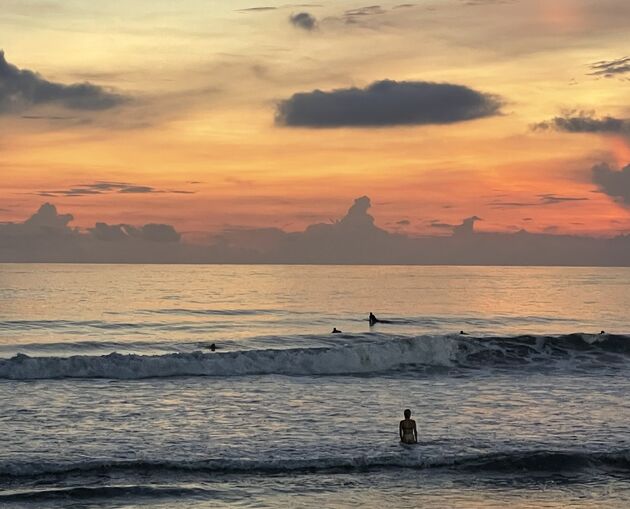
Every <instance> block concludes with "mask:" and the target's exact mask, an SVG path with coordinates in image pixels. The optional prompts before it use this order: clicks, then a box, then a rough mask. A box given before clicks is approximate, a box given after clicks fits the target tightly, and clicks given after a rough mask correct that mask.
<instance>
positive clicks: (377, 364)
mask: <svg viewBox="0 0 630 509" xmlns="http://www.w3.org/2000/svg"><path fill="white" fill-rule="evenodd" d="M339 341H340V342H339V343H335V344H333V345H332V346H325V347H321V346H320V347H310V348H288V349H262V350H239V351H231V352H224V353H219V352H216V353H209V352H203V351H194V352H188V353H184V352H178V353H166V354H160V355H139V354H127V355H125V354H120V353H116V352H114V353H110V354H107V355H73V356H70V357H44V356H42V357H31V356H28V355H25V354H23V353H19V354H17V355H16V356H14V357H12V358H10V359H0V379H9V380H29V379H55V378H108V379H140V378H156V377H176V376H222V377H227V376H247V375H270V374H278V375H296V376H300V375H370V374H381V373H389V372H396V371H409V370H414V369H426V368H427V367H438V368H492V367H497V368H513V367H533V368H536V367H549V366H552V367H559V366H561V367H566V368H568V369H573V368H574V369H586V368H588V369H592V368H597V367H615V366H624V365H626V364H627V362H628V361H630V336H622V335H596V336H594V335H587V334H569V335H564V336H516V337H505V338H496V337H490V338H475V337H470V336H459V335H447V336H420V337H400V336H398V337H390V338H387V337H384V336H382V335H375V336H374V337H373V339H372V340H366V339H365V336H364V339H357V340H356V341H354V340H353V338H352V337H351V336H344V337H343V338H340V340H339Z"/></svg>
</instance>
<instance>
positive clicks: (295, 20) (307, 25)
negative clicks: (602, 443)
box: [289, 12, 317, 31]
mask: <svg viewBox="0 0 630 509" xmlns="http://www.w3.org/2000/svg"><path fill="white" fill-rule="evenodd" d="M289 21H290V22H291V24H292V25H293V26H294V27H297V28H301V29H303V30H307V31H311V30H315V28H317V20H316V19H315V16H313V15H312V14H309V13H308V12H298V13H297V14H291V16H290V17H289Z"/></svg>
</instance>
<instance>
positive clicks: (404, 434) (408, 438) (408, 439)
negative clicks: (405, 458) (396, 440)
mask: <svg viewBox="0 0 630 509" xmlns="http://www.w3.org/2000/svg"><path fill="white" fill-rule="evenodd" d="M404 415H405V418H404V419H403V420H402V421H400V426H398V433H399V435H400V441H401V442H402V443H403V444H417V443H418V429H417V428H416V421H414V420H413V419H412V418H411V410H409V409H408V408H407V409H406V410H405V412H404Z"/></svg>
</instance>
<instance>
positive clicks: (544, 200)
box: [538, 194, 588, 205]
mask: <svg viewBox="0 0 630 509" xmlns="http://www.w3.org/2000/svg"><path fill="white" fill-rule="evenodd" d="M538 196H539V198H540V202H541V205H554V204H556V203H566V202H572V201H587V200H588V198H584V197H581V196H558V195H556V194H539V195H538Z"/></svg>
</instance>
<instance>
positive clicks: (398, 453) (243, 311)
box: [0, 264, 630, 509]
mask: <svg viewBox="0 0 630 509" xmlns="http://www.w3.org/2000/svg"><path fill="white" fill-rule="evenodd" d="M628 309H630V270H629V269H616V268H607V269H601V268H507V267H371V266H212V265H209V266H156V265H14V264H7V265H0V404H1V412H0V506H1V507H3V508H4V507H7V508H16V507H76V508H78V507H82V508H83V507H90V508H123V507H124V508H135V507H163V508H180V507H181V508H184V507H186V508H201V507H234V506H236V507H257V508H259V507H313V508H315V507H370V508H381V507H385V506H388V505H396V506H397V507H444V508H446V507H449V508H478V507H484V508H495V507H496V508H499V507H506V506H508V505H510V506H511V507H514V508H515V509H518V508H534V507H573V508H596V507H597V508H602V507H605V508H626V507H628V506H630V424H629V423H630V401H629V396H630V380H629V378H628V374H629V372H630V371H629V369H630V337H629V336H627V334H628V333H630V314H629V313H628ZM369 312H373V313H375V314H376V315H377V317H379V318H381V319H383V320H386V321H387V322H388V323H378V324H376V325H375V326H373V327H370V326H369V324H368V321H367V316H368V313H369ZM333 327H336V328H337V329H340V330H342V331H343V332H342V334H331V333H330V332H331V330H332V328H333ZM602 330H604V331H605V334H600V332H601V331H602ZM460 331H464V332H465V333H466V334H464V335H462V334H459V332H460ZM213 343H214V344H215V345H216V348H217V349H216V351H214V352H213V351H211V350H210V349H209V346H210V345H211V344H213ZM405 408H410V409H411V410H412V412H413V416H412V417H413V418H415V419H416V421H417V424H418V431H419V444H418V445H416V446H403V445H401V444H400V443H399V439H398V422H399V420H400V419H402V410H403V409H405Z"/></svg>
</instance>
